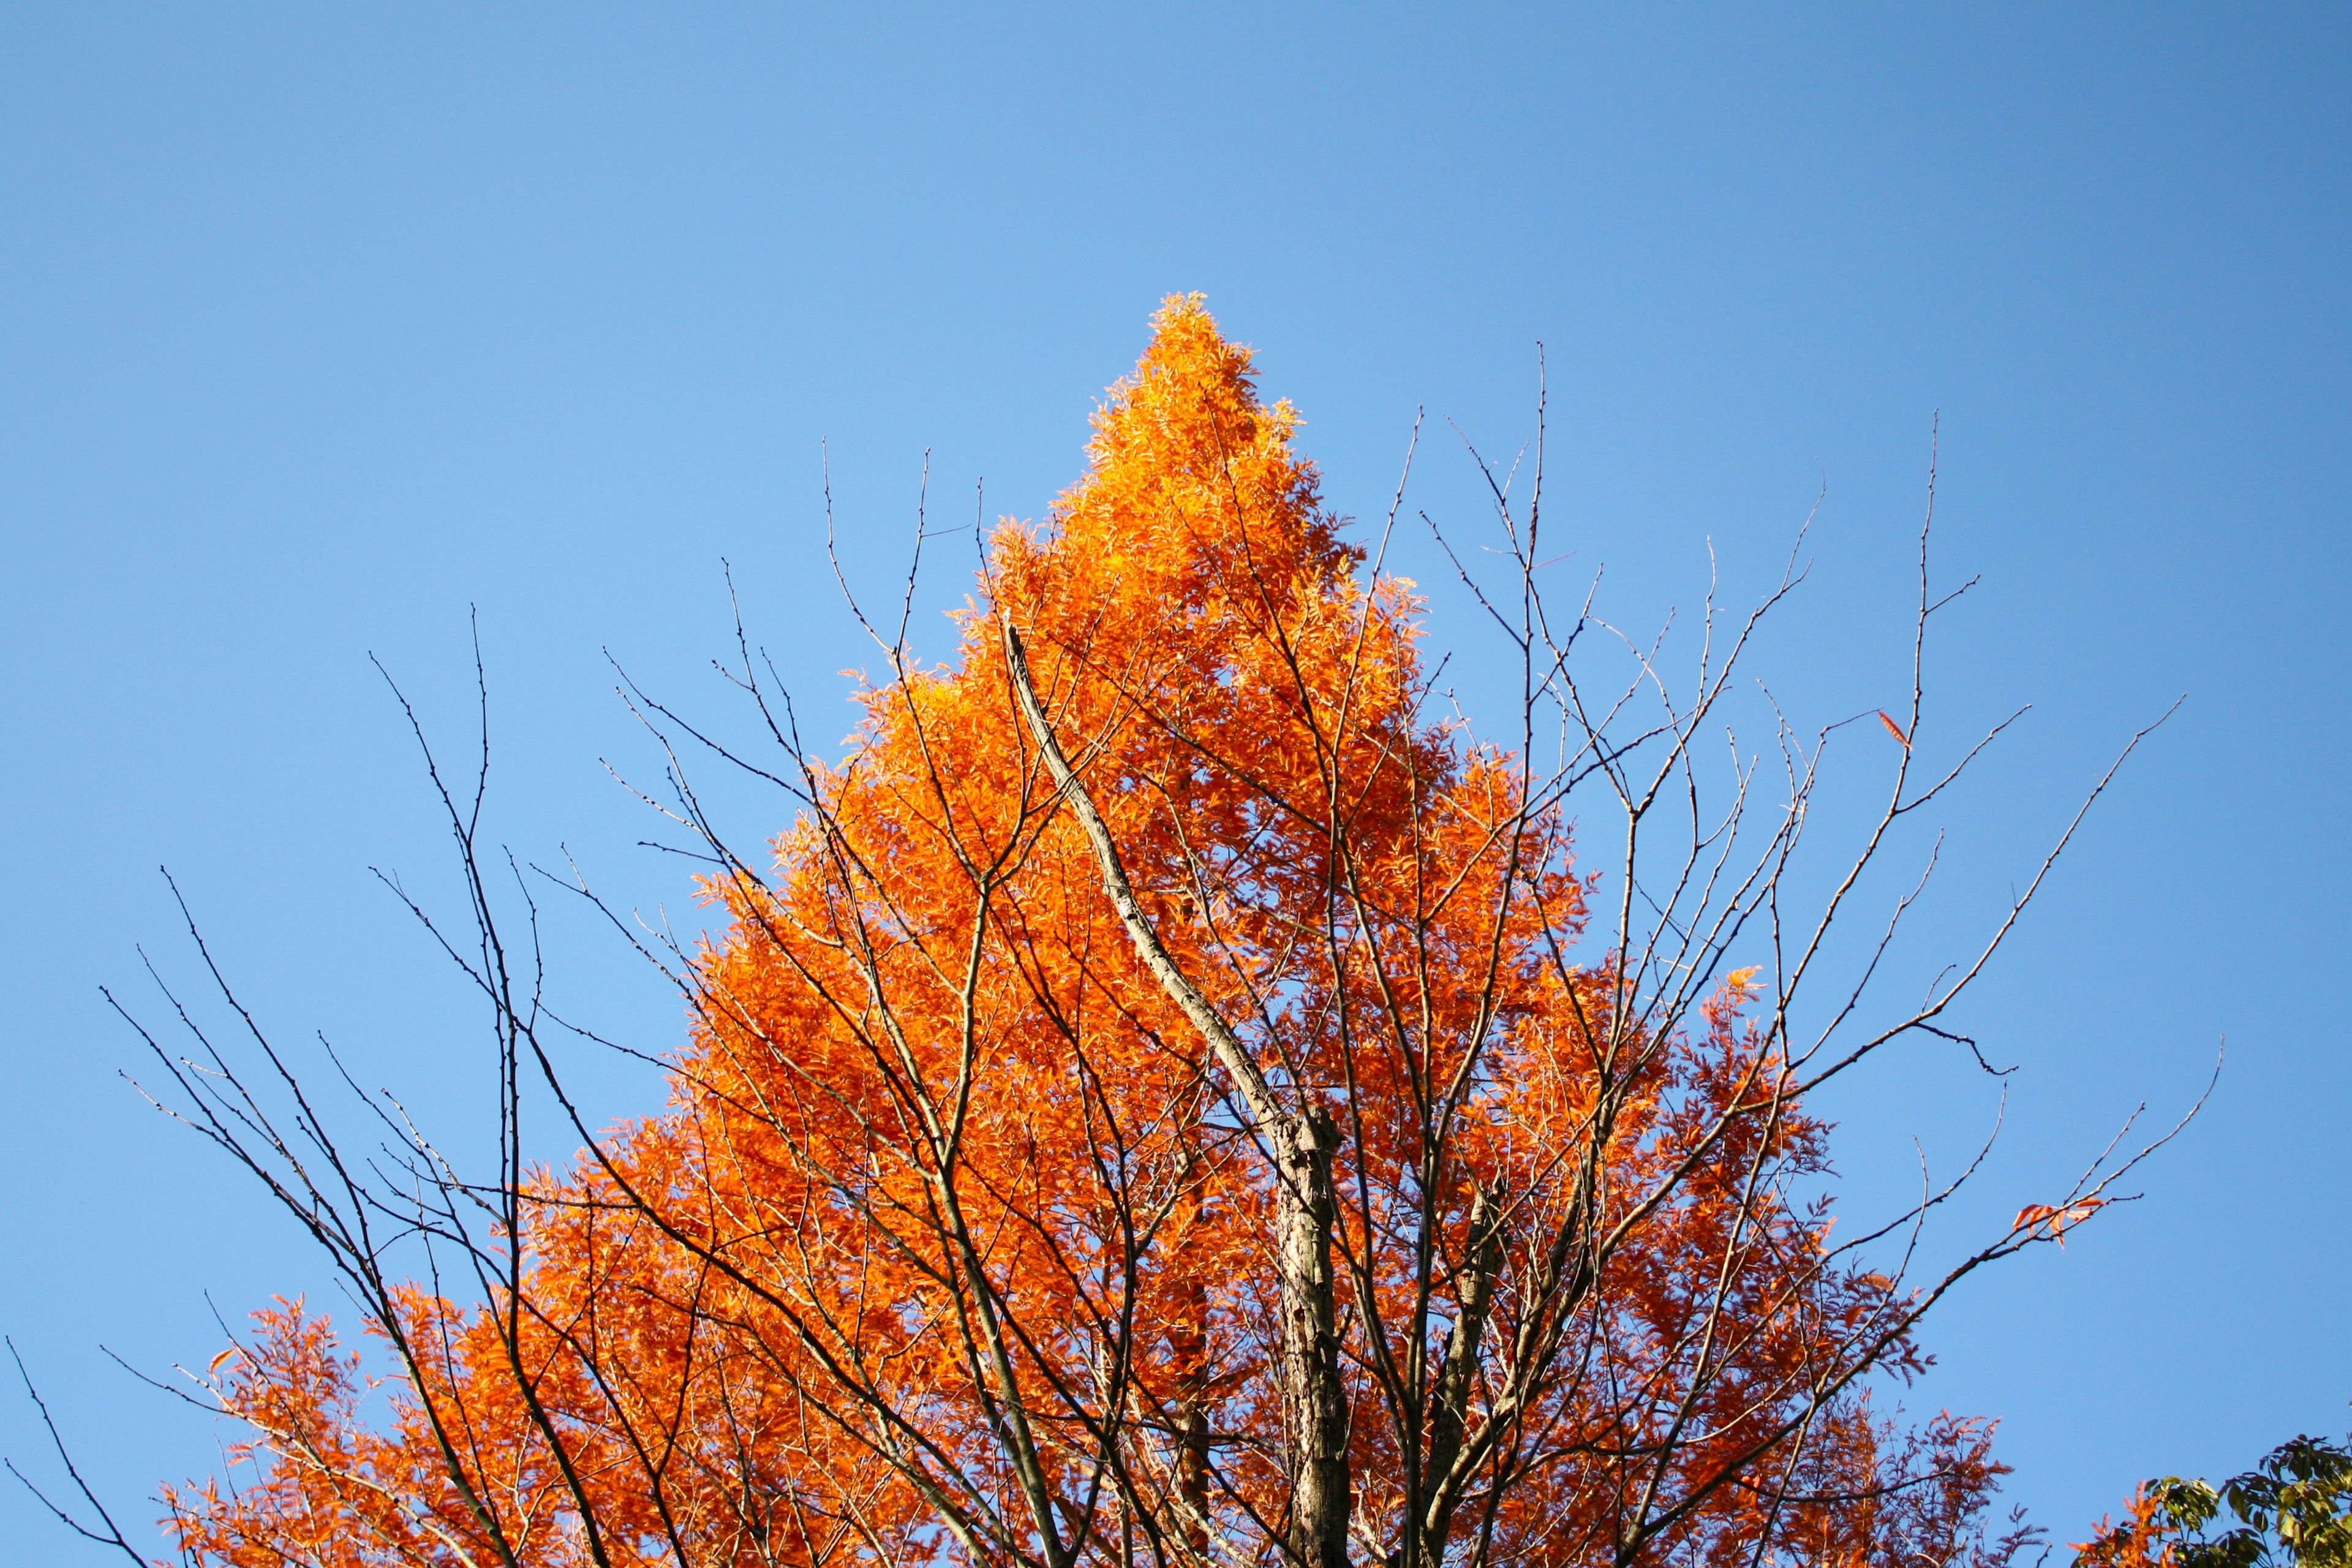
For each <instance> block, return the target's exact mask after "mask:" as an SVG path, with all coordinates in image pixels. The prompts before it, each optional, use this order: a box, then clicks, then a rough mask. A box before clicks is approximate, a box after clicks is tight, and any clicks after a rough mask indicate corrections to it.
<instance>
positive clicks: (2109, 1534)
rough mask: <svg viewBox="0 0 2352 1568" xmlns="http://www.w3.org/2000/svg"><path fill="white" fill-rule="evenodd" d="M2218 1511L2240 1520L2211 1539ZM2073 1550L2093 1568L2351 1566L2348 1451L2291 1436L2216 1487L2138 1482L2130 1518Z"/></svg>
mask: <svg viewBox="0 0 2352 1568" xmlns="http://www.w3.org/2000/svg"><path fill="white" fill-rule="evenodd" d="M2223 1510H2228V1512H2229V1514H2230V1517H2231V1518H2232V1519H2234V1520H2236V1521H2237V1522H2236V1523H2235V1524H2234V1525H2231V1527H2230V1528H2228V1529H2226V1530H2222V1531H2220V1532H2219V1533H2213V1532H2212V1530H2213V1526H2214V1525H2215V1524H2216V1523H2217V1522H2218V1521H2220V1520H2221V1515H2222V1511H2223ZM2074 1550H2075V1551H2076V1552H2077V1553H2078V1554H2079V1555H2077V1556H2076V1557H2075V1559H2074V1561H2075V1562H2076V1563H2083V1564H2086V1565H2092V1568H2157V1565H2158V1564H2161V1565H2162V1568H2269V1565H2271V1564H2274V1563H2275V1564H2282V1565H2284V1564H2290V1563H2292V1564H2299V1565H2301V1568H2352V1447H2346V1446H2344V1445H2342V1444H2336V1443H2331V1442H2329V1441H2328V1440H2327V1439H2326V1438H2324V1437H2310V1436H2297V1437H2294V1438H2291V1439H2289V1440H2288V1441H2286V1442H2284V1443H2282V1444H2280V1445H2279V1446H2278V1447H2275V1448H2273V1449H2272V1450H2271V1451H2270V1452H2269V1453H2268V1454H2267V1455H2265V1456H2263V1459H2262V1462H2261V1463H2259V1464H2257V1465H2256V1466H2255V1467H2254V1468H2252V1469H2251V1470H2248V1471H2247V1472H2246V1473H2245V1474H2243V1475H2241V1476H2232V1477H2231V1478H2230V1479H2228V1480H2226V1481H2223V1482H2222V1483H2221V1485H2220V1486H2218V1487H2217V1486H2214V1485H2213V1484H2211V1483H2210V1482H2209V1481H2203V1480H2194V1481H2191V1480H2183V1479H2181V1478H2180V1477H2179V1476H2167V1477H2165V1478H2164V1479H2161V1480H2152V1481H2147V1482H2144V1483H2143V1484H2142V1485H2141V1487H2140V1489H2139V1490H2138V1492H2137V1494H2136V1495H2135V1496H2134V1497H2133V1499H2132V1503H2131V1517H2130V1518H2129V1519H2127V1520H2126V1521H2124V1522H2123V1523H2121V1524H2110V1523H2109V1522H2108V1521H2105V1520H2101V1521H2099V1528H2098V1530H2097V1531H2096V1532H2095V1534H2094V1535H2093V1536H2092V1538H2091V1539H2090V1540H2089V1541H2086V1542H2077V1543H2076V1545H2075V1548H2074Z"/></svg>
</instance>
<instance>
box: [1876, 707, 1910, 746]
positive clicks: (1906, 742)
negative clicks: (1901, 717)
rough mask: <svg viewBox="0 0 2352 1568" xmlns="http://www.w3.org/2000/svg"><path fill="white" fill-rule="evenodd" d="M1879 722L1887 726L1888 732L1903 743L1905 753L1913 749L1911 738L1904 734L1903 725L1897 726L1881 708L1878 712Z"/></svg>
mask: <svg viewBox="0 0 2352 1568" xmlns="http://www.w3.org/2000/svg"><path fill="white" fill-rule="evenodd" d="M1878 721H1879V722H1880V723H1882V724H1884V725H1885V726H1886V732H1887V733H1888V734H1890V735H1892V736H1894V737H1895V739H1896V740H1897V741H1900V742H1903V749H1904V750H1905V751H1906V752H1907V751H1909V750H1910V749H1911V737H1910V736H1908V735H1906V734H1905V733H1904V732H1903V726H1902V725H1900V724H1897V723H1896V722H1895V721H1894V720H1892V719H1890V718H1888V717H1887V716H1886V710H1885V709H1884V708H1881V709H1880V710H1878Z"/></svg>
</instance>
